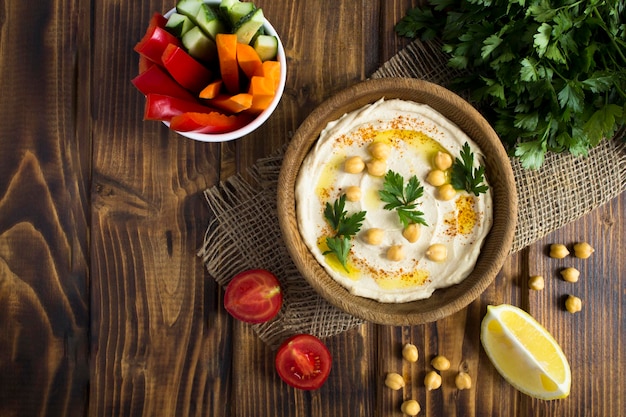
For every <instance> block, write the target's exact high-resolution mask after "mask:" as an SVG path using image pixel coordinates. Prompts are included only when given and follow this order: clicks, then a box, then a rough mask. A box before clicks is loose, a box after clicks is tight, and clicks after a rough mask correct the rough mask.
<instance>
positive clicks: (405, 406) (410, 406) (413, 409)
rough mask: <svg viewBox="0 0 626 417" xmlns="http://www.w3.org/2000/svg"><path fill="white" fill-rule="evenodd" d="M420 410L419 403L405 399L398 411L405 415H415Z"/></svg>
mask: <svg viewBox="0 0 626 417" xmlns="http://www.w3.org/2000/svg"><path fill="white" fill-rule="evenodd" d="M421 410H422V408H421V407H420V403H418V402H417V401H415V400H407V401H405V402H403V403H402V405H401V406H400V411H402V412H403V413H404V414H406V415H407V416H416V415H417V414H418V413H419V412H420V411H421Z"/></svg>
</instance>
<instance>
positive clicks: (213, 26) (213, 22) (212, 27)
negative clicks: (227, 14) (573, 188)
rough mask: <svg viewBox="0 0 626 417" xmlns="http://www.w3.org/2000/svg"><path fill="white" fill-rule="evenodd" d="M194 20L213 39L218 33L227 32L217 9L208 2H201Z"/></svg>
mask: <svg viewBox="0 0 626 417" xmlns="http://www.w3.org/2000/svg"><path fill="white" fill-rule="evenodd" d="M196 22H197V24H198V26H199V27H200V29H202V31H203V32H204V33H205V34H207V35H209V37H210V38H211V39H213V40H215V35H217V34H218V33H225V32H227V30H226V25H225V24H224V22H222V20H221V19H220V17H219V14H218V11H217V10H216V9H214V8H213V7H211V6H209V5H208V4H202V6H201V7H200V10H198V14H197V15H196Z"/></svg>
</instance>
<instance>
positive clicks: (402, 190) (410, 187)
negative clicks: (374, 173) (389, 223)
mask: <svg viewBox="0 0 626 417" xmlns="http://www.w3.org/2000/svg"><path fill="white" fill-rule="evenodd" d="M423 194H424V187H422V185H421V184H420V181H419V180H418V179H417V177H416V176H415V175H413V176H412V177H411V178H409V180H408V182H407V185H406V187H405V186H404V177H402V175H400V174H398V173H397V172H394V171H391V170H389V171H387V174H385V182H384V183H383V189H382V190H379V191H378V195H379V196H380V199H381V200H382V201H383V202H385V203H387V204H385V206H384V209H385V210H396V212H397V213H398V217H399V218H400V221H401V222H402V224H403V225H404V227H407V226H408V225H409V224H411V223H420V224H423V225H424V226H428V224H427V223H426V220H424V217H423V216H424V213H422V212H421V211H419V210H417V200H418V199H419V198H420V197H421V196H422V195H423Z"/></svg>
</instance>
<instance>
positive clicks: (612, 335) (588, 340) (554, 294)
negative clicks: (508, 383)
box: [522, 193, 626, 416]
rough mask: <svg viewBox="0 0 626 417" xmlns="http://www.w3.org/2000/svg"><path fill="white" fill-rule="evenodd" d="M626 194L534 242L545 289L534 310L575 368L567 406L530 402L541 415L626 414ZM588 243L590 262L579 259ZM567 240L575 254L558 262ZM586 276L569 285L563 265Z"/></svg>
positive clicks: (534, 268)
mask: <svg viewBox="0 0 626 417" xmlns="http://www.w3.org/2000/svg"><path fill="white" fill-rule="evenodd" d="M624 213H626V194H623V193H622V194H621V195H620V196H619V197H617V198H615V199H613V200H612V201H611V202H609V203H607V204H606V205H604V206H601V207H599V208H598V209H595V210H594V211H592V212H591V213H590V214H588V215H587V216H584V217H582V218H581V219H579V220H577V221H575V222H573V223H571V224H569V225H567V226H566V227H564V228H562V229H560V230H558V231H555V232H554V233H551V234H550V235H548V236H546V237H545V238H544V239H541V240H540V241H539V242H537V244H536V245H533V247H532V249H531V251H530V254H529V261H528V263H529V265H531V267H530V269H531V273H532V274H538V275H543V276H544V278H545V282H546V286H545V289H544V290H543V291H541V292H533V293H531V294H530V296H529V299H530V303H529V308H530V312H531V314H532V315H533V316H534V317H536V318H537V320H538V321H539V322H540V323H542V324H543V325H544V326H545V327H546V328H547V329H548V330H549V331H550V332H552V334H553V335H554V337H555V339H556V340H557V341H558V342H559V343H560V344H561V346H562V348H563V351H564V353H565V355H566V356H567V358H568V360H569V362H570V366H571V369H572V392H571V394H570V398H569V399H567V400H564V401H555V402H542V401H537V400H532V401H530V400H529V402H530V404H529V405H528V408H529V409H532V410H535V411H536V412H538V413H541V414H543V415H559V416H576V415H580V410H586V415H592V416H605V415H617V414H620V413H621V412H622V410H624V407H625V405H624V399H623V398H622V395H621V393H623V392H624V384H625V382H624V378H623V376H622V370H623V369H624V368H625V366H626V352H625V351H624V349H620V348H619V346H620V344H623V343H624V329H625V328H626V319H624V315H623V314H622V312H623V308H624V301H625V292H624V286H623V284H622V282H621V281H620V280H621V277H622V276H623V275H624V270H625V268H626V266H625V260H624V259H625V258H624V254H626V226H625V225H624ZM581 241H586V242H588V243H590V244H591V245H592V246H593V247H594V248H595V252H594V253H593V254H592V256H591V257H590V258H588V259H578V258H576V257H574V256H572V255H573V250H572V246H573V244H574V243H576V242H581ZM552 243H563V244H565V245H567V246H568V248H569V249H570V252H572V254H571V255H570V256H568V257H566V258H564V259H552V258H550V257H549V256H548V255H547V254H548V251H549V249H548V248H549V245H550V244H552ZM570 266H571V267H575V268H577V269H578V270H579V271H580V278H579V281H578V282H576V283H569V282H565V281H564V280H563V279H562V277H561V275H560V271H561V270H562V269H563V268H565V267H570ZM522 282H523V281H522ZM568 294H573V295H576V296H577V297H579V298H580V299H581V300H582V302H583V309H582V311H581V312H579V313H576V314H574V315H572V314H570V313H569V312H567V311H566V310H565V307H564V303H565V298H566V297H567V295H568Z"/></svg>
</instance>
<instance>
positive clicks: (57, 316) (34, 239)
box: [0, 1, 89, 416]
mask: <svg viewBox="0 0 626 417" xmlns="http://www.w3.org/2000/svg"><path fill="white" fill-rule="evenodd" d="M9 3H10V4H9ZM88 11H89V9H88V5H87V7H86V8H85V7H84V6H79V5H78V4H71V5H70V4H65V3H62V2H57V1H42V2H40V3H39V4H38V7H36V8H33V7H31V6H30V5H28V4H26V3H22V2H20V3H15V2H8V1H2V2H0V15H1V20H0V21H1V26H0V40H1V45H2V46H1V47H0V67H2V75H1V77H0V90H1V91H2V93H3V99H2V102H1V103H0V111H1V112H2V119H3V122H2V133H1V139H0V158H1V159H2V162H1V163H0V415H3V416H30V415H83V414H85V410H86V409H87V396H86V392H87V388H88V378H89V368H88V361H89V358H88V355H89V351H88V330H89V270H88V264H89V231H88V228H89V224H88V219H89V211H88V207H89V202H88V195H87V194H88V193H87V190H88V188H89V182H88V181H89V143H88V141H81V140H75V139H76V137H77V135H84V134H85V133H86V132H87V130H88V120H87V119H85V118H84V116H85V113H84V112H82V111H80V110H79V108H81V107H82V108H84V107H85V106H88V99H89V95H88V93H87V92H86V91H87V90H86V91H79V90H78V89H77V88H76V81H77V80H78V79H80V80H81V81H83V82H84V83H85V85H88V80H87V79H86V78H85V74H86V72H87V71H88V59H87V57H88V54H85V55H84V56H85V61H81V62H80V63H78V64H77V63H76V62H75V61H74V54H76V53H81V54H83V53H85V52H88V50H87V49H86V44H85V43H83V42H82V41H81V40H78V38H79V36H81V35H82V34H84V32H83V30H84V28H85V27H86V25H87V24H88V22H85V20H84V18H85V16H86V15H88ZM19 22H32V24H20V23H19Z"/></svg>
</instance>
